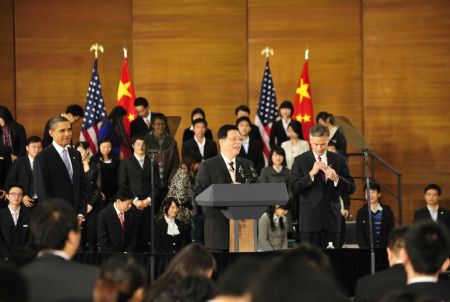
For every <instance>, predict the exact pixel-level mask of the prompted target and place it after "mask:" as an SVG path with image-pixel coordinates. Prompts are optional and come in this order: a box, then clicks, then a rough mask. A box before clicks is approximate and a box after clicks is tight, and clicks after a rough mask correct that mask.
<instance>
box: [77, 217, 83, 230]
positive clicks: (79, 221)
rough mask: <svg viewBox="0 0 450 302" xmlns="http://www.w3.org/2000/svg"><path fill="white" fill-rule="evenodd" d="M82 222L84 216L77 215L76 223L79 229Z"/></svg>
mask: <svg viewBox="0 0 450 302" xmlns="http://www.w3.org/2000/svg"><path fill="white" fill-rule="evenodd" d="M83 221H84V216H83V215H81V214H78V216H77V222H78V226H79V227H81V224H82V223H83Z"/></svg>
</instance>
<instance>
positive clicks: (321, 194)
mask: <svg viewBox="0 0 450 302" xmlns="http://www.w3.org/2000/svg"><path fill="white" fill-rule="evenodd" d="M326 156H327V161H328V166H330V167H332V168H333V169H334V170H335V171H336V173H337V174H338V175H339V181H338V183H337V186H335V185H334V182H333V181H331V180H329V179H328V180H326V182H325V180H324V179H323V177H322V176H323V174H321V173H318V174H316V175H315V176H314V180H312V179H311V177H310V175H309V172H310V171H311V169H312V167H313V165H314V162H315V161H316V159H315V157H314V153H313V151H312V150H310V151H308V152H305V153H302V154H300V155H299V156H297V157H296V158H295V160H294V164H293V165H292V169H291V171H292V176H293V177H294V182H293V188H292V191H293V193H294V196H298V197H299V199H298V200H299V207H300V209H299V210H300V216H299V231H300V233H301V235H302V233H303V236H304V237H303V238H302V240H305V241H311V242H312V243H314V244H316V245H321V246H322V247H326V244H327V241H332V242H333V244H334V246H337V244H338V242H337V240H338V238H337V237H338V235H339V232H340V226H341V206H340V203H339V195H341V194H343V193H344V194H345V193H346V194H352V193H353V192H354V191H355V183H354V181H353V178H352V177H351V176H350V172H349V169H348V166H347V163H346V161H345V159H344V158H343V157H342V156H340V155H339V154H335V153H332V152H327V153H326ZM308 233H310V234H308ZM319 233H321V234H320V237H319ZM311 234H312V235H311ZM327 236H330V237H328V238H325V237H327ZM307 237H308V238H307ZM324 245H325V246H324Z"/></svg>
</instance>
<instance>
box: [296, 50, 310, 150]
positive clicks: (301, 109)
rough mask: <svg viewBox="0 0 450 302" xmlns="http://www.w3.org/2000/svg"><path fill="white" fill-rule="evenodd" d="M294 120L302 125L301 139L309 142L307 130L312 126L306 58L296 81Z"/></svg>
mask: <svg viewBox="0 0 450 302" xmlns="http://www.w3.org/2000/svg"><path fill="white" fill-rule="evenodd" d="M293 117H294V119H296V120H297V121H299V122H300V123H302V131H303V137H304V139H305V140H307V141H309V129H310V128H311V127H312V126H313V125H314V113H313V104H312V97H311V86H310V84H309V76H308V57H307V56H306V58H305V63H304V64H303V70H302V75H301V76H300V80H299V81H298V85H297V89H296V90H295V97H294V115H293Z"/></svg>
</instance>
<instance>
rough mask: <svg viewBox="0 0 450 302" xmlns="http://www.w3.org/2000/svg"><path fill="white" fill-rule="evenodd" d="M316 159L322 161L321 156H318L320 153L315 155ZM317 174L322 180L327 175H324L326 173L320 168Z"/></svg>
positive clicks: (325, 178)
mask: <svg viewBox="0 0 450 302" xmlns="http://www.w3.org/2000/svg"><path fill="white" fill-rule="evenodd" d="M317 159H318V160H319V161H322V158H321V157H320V155H319V156H317ZM319 174H320V177H322V179H323V181H326V180H327V177H326V175H325V172H323V171H322V170H320V171H319Z"/></svg>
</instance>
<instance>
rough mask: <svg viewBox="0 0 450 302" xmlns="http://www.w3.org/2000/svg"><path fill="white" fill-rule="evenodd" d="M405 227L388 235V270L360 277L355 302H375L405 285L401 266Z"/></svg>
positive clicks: (406, 228)
mask: <svg viewBox="0 0 450 302" xmlns="http://www.w3.org/2000/svg"><path fill="white" fill-rule="evenodd" d="M407 231H408V227H407V226H402V227H398V228H395V229H393V230H392V232H391V233H390V234H389V239H388V247H387V255H388V261H389V267H390V268H388V269H386V270H384V271H381V272H379V273H376V274H375V275H369V276H365V277H361V278H359V279H358V282H357V283H356V290H355V299H354V300H355V301H356V302H371V301H373V302H375V301H378V300H379V299H380V298H382V297H383V296H385V295H387V294H389V293H390V292H392V291H395V290H401V289H403V288H404V287H405V285H406V272H405V267H404V266H403V261H402V254H403V250H404V249H405V234H406V232H407Z"/></svg>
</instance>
